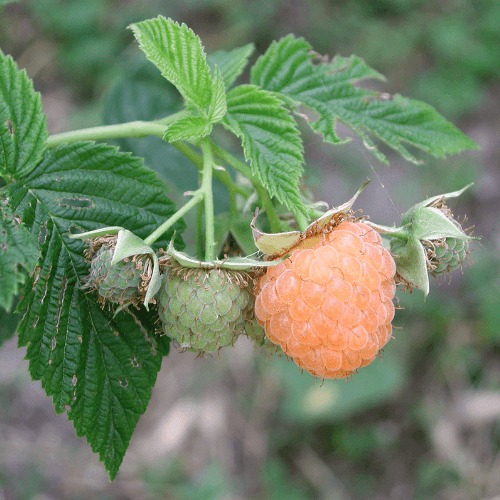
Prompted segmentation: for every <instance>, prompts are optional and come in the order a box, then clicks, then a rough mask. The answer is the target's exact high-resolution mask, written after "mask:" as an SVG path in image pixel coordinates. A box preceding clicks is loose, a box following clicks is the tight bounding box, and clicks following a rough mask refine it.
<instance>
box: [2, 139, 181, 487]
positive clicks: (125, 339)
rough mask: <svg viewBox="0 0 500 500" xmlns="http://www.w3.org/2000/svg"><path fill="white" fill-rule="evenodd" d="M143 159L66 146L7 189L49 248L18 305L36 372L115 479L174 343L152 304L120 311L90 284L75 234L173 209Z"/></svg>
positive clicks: (151, 225) (141, 232)
mask: <svg viewBox="0 0 500 500" xmlns="http://www.w3.org/2000/svg"><path fill="white" fill-rule="evenodd" d="M141 164H142V161H141V160H140V159H139V158H134V157H132V156H131V155H129V154H125V153H119V152H118V151H117V150H116V148H112V147H109V146H106V145H96V144H94V143H91V142H80V143H74V144H71V145H67V144H63V145H61V146H59V147H57V148H55V149H52V150H49V151H47V152H46V154H45V156H44V158H43V160H42V162H41V163H40V164H39V165H38V167H37V169H36V170H35V171H33V172H32V173H31V174H30V175H28V176H27V177H26V178H25V179H23V181H22V182H14V183H12V184H10V185H9V186H8V187H7V195H8V196H9V201H10V205H11V207H12V209H13V211H14V214H15V215H16V216H18V217H20V218H22V219H23V221H24V222H25V224H26V226H28V227H29V228H30V231H31V235H32V237H33V238H35V239H36V240H38V242H39V244H40V246H41V258H40V260H39V264H38V266H37V267H36V268H35V271H34V273H33V274H32V275H31V276H30V278H28V280H27V282H26V285H25V289H24V296H23V298H22V300H21V301H20V303H19V305H18V310H19V311H20V312H22V313H24V316H23V318H22V320H21V323H20V325H19V328H18V333H19V345H20V346H27V354H26V357H27V359H28V360H29V371H30V374H31V376H32V378H33V379H34V380H41V382H42V387H43V388H44V389H45V391H46V393H47V395H48V396H52V398H53V403H54V406H55V408H56V412H58V413H60V412H63V411H64V410H67V411H68V418H69V419H71V420H73V424H74V426H75V429H76V432H77V435H78V436H86V438H87V441H88V442H89V443H90V445H91V447H92V449H93V451H94V452H97V453H99V456H100V459H101V460H102V461H103V462H104V464H105V467H106V469H107V471H108V473H109V476H110V478H111V479H113V478H114V477H115V476H116V474H117V472H118V468H119V466H120V464H121V461H122V459H123V456H124V454H125V451H126V449H127V446H128V443H129V440H130V437H131V435H132V432H133V430H134V427H135V425H136V423H137V421H138V419H139V416H140V415H141V414H142V413H143V412H144V411H145V409H146V406H147V403H148V401H149V398H150V396H151V388H152V386H153V385H154V382H155V380H156V374H157V372H158V370H159V368H160V364H161V352H165V346H164V345H163V347H162V349H161V352H159V351H158V349H157V343H156V339H155V334H154V325H153V324H152V321H151V319H150V316H149V315H147V314H146V313H145V311H144V310H143V309H140V310H134V311H132V313H128V312H120V313H119V314H118V315H116V316H113V311H111V310H109V309H101V307H100V305H99V304H98V303H97V296H96V294H95V293H88V292H87V293H86V292H85V291H84V290H83V289H82V285H83V284H84V281H83V280H84V278H85V277H86V275H87V274H88V266H89V265H88V263H87V262H86V261H85V259H84V256H83V251H84V248H85V243H84V242H83V241H80V240H77V239H71V238H69V233H72V232H81V231H90V230H94V229H98V228H100V227H103V226H110V225H116V226H123V227H125V228H127V227H129V229H134V232H135V234H137V236H139V237H141V238H145V237H146V236H147V235H148V234H149V233H150V232H152V231H153V229H155V228H156V227H157V226H158V225H159V224H161V223H162V222H164V221H165V220H166V218H168V217H169V216H170V215H172V214H173V213H174V211H175V207H174V206H173V203H172V202H171V201H170V200H168V198H167V197H166V196H165V188H164V187H163V184H162V183H161V182H160V181H159V180H158V179H157V178H156V176H155V175H154V174H153V173H152V172H151V171H149V170H147V169H145V168H143V167H142V166H141ZM137 228H140V229H137ZM183 229H184V224H183V222H180V223H179V224H177V225H176V227H174V228H172V230H171V231H170V232H169V233H167V234H166V235H165V237H164V238H162V240H161V241H160V242H159V244H161V245H163V246H165V247H166V246H167V243H168V240H169V238H171V237H172V234H173V230H175V231H177V233H179V232H182V231H183ZM176 244H177V245H180V246H182V245H183V243H182V241H179V242H178V243H176Z"/></svg>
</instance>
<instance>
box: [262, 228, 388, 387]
mask: <svg viewBox="0 0 500 500" xmlns="http://www.w3.org/2000/svg"><path fill="white" fill-rule="evenodd" d="M317 240H318V238H317V237H315V239H314V241H312V243H311V242H309V244H308V239H305V240H304V241H303V242H302V243H301V244H300V246H299V247H298V248H296V249H294V250H293V251H292V252H291V255H290V256H289V257H288V258H287V259H285V260H284V261H282V262H280V263H279V264H277V265H276V266H273V267H270V268H268V270H267V272H266V274H265V275H263V276H262V277H261V278H260V279H259V280H258V282H257V285H256V289H255V295H256V297H257V298H256V302H255V316H256V318H257V321H258V322H259V323H260V324H261V325H262V326H263V327H264V328H265V331H266V334H267V336H268V337H269V339H270V340H271V341H272V342H274V343H275V344H278V345H279V346H280V347H281V348H282V349H283V351H284V352H285V354H287V355H288V356H290V357H291V358H292V359H293V360H294V361H295V363H297V365H299V366H300V367H301V368H304V369H305V370H307V371H308V372H309V373H311V374H312V375H315V376H318V377H323V378H345V377H347V376H348V375H350V374H351V373H353V372H354V371H356V370H357V369H358V368H360V367H362V366H366V365H368V364H370V363H371V362H372V361H373V360H374V359H375V357H376V356H377V353H378V352H379V350H380V349H381V348H382V347H383V346H384V345H385V344H386V343H387V342H388V340H389V338H390V337H391V333H392V325H391V322H392V319H393V318H394V305H393V303H392V299H393V297H394V293H395V291H396V286H395V283H394V274H395V272H396V264H395V262H394V259H393V258H392V256H391V254H390V253H389V252H388V251H387V250H386V249H385V248H384V247H383V246H382V239H381V238H380V235H379V234H378V233H377V232H376V231H374V230H373V229H372V228H370V227H369V226H368V225H366V224H364V223H362V222H348V221H344V222H342V223H340V224H339V225H338V226H337V227H336V228H335V229H333V230H332V231H331V232H330V233H328V234H324V235H323V236H322V239H321V240H320V241H319V242H317Z"/></svg>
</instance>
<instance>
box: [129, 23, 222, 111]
mask: <svg viewBox="0 0 500 500" xmlns="http://www.w3.org/2000/svg"><path fill="white" fill-rule="evenodd" d="M130 28H131V29H132V31H133V32H134V35H135V37H136V39H137V40H138V42H139V46H140V48H141V49H142V51H143V52H144V53H145V54H146V57H147V58H148V59H149V60H150V61H151V62H152V63H153V64H155V65H156V66H157V67H158V69H159V70H160V71H161V74H162V75H163V76H164V77H165V78H166V79H167V80H169V81H170V82H171V83H173V84H174V85H175V86H176V87H177V90H178V91H179V92H180V93H181V94H182V96H183V97H184V98H185V99H186V100H188V101H190V102H192V103H193V104H194V105H195V106H197V107H198V108H200V109H206V108H207V107H208V106H209V105H210V102H211V99H212V85H213V81H212V76H211V74H210V67H209V66H208V63H207V59H206V56H205V51H204V49H203V45H202V43H201V40H200V39H199V37H198V36H196V35H195V34H194V33H193V31H192V30H191V29H190V28H188V27H187V26H186V25H185V24H180V25H179V24H178V23H176V22H175V21H172V19H166V18H165V17H163V16H158V17H157V18H155V19H148V20H146V21H142V22H140V23H135V24H132V25H131V26H130Z"/></svg>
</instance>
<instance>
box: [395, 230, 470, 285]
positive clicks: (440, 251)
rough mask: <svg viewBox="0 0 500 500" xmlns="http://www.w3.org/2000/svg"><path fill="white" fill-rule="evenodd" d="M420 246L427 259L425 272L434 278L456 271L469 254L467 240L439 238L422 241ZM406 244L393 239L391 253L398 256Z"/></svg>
mask: <svg viewBox="0 0 500 500" xmlns="http://www.w3.org/2000/svg"><path fill="white" fill-rule="evenodd" d="M422 244H423V246H424V249H425V253H426V257H427V270H428V272H430V273H432V274H433V275H434V276H441V275H443V274H446V273H451V272H452V271H454V270H455V269H458V268H459V267H461V266H462V264H463V263H464V262H465V260H466V259H467V255H468V254H469V240H466V239H461V238H441V239H439V240H424V241H422ZM405 245H406V242H405V241H403V240H401V239H398V238H394V239H393V240H392V241H391V252H392V253H393V255H399V254H400V252H401V251H402V250H403V248H404V246H405Z"/></svg>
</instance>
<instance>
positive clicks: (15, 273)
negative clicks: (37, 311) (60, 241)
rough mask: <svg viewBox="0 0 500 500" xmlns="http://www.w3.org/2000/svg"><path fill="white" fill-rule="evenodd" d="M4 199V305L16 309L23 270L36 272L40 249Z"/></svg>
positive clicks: (0, 292) (0, 214)
mask: <svg viewBox="0 0 500 500" xmlns="http://www.w3.org/2000/svg"><path fill="white" fill-rule="evenodd" d="M6 201H7V200H4V199H2V198H0V307H3V308H4V309H6V310H7V311H10V310H11V308H12V303H13V301H14V298H15V296H16V295H17V293H18V292H19V287H20V286H21V285H22V284H23V283H24V280H25V274H24V273H23V272H22V269H24V270H25V271H27V272H28V273H32V272H33V270H34V268H35V265H36V263H37V260H38V257H39V255H40V252H39V250H38V247H37V245H36V242H35V241H34V239H33V237H32V236H31V234H30V232H29V230H28V229H27V228H26V227H24V225H23V224H22V223H21V221H20V219H19V218H18V217H14V216H13V214H12V213H11V211H10V210H9V208H8V206H7V204H6Z"/></svg>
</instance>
